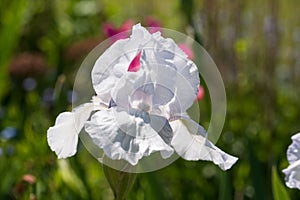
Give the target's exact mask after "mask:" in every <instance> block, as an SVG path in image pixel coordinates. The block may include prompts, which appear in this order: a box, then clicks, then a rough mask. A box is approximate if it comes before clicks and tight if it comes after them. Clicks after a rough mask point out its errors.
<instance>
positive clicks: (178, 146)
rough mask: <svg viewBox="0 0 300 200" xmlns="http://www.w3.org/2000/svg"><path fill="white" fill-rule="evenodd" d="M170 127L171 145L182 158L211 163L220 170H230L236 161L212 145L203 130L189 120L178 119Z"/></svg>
mask: <svg viewBox="0 0 300 200" xmlns="http://www.w3.org/2000/svg"><path fill="white" fill-rule="evenodd" d="M170 125H171V127H172V129H173V132H174V136H173V139H172V142H171V144H172V146H173V147H174V149H175V151H176V152H177V153H178V154H179V155H180V156H181V157H182V158H184V159H186V160H206V161H212V162H213V163H215V164H216V165H218V166H219V167H220V168H221V169H222V170H227V169H230V168H231V166H232V165H233V164H234V163H235V162H236V161H237V160H238V158H236V157H234V156H231V155H229V154H227V153H225V152H223V151H222V150H220V149H219V148H218V147H216V146H215V145H214V144H212V143H211V142H210V141H209V140H208V139H207V138H206V132H205V130H204V128H203V127H201V126H200V125H199V124H197V123H195V122H194V121H192V120H191V119H178V120H175V121H172V122H170Z"/></svg>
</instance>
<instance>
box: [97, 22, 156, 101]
mask: <svg viewBox="0 0 300 200" xmlns="http://www.w3.org/2000/svg"><path fill="white" fill-rule="evenodd" d="M150 39H151V34H150V33H149V32H148V31H147V30H146V29H145V28H144V27H142V26H141V25H140V24H137V25H135V26H133V28H132V34H131V36H130V38H128V39H121V40H118V41H116V42H115V43H114V44H113V45H112V46H111V47H109V48H108V49H107V50H106V51H105V52H104V53H103V54H102V55H101V56H100V57H99V58H98V60H97V61H96V63H95V65H94V67H93V70H92V83H93V87H94V89H95V91H96V93H97V95H98V96H99V97H100V98H102V99H103V101H106V103H109V100H110V98H109V97H107V96H108V95H109V93H110V90H111V88H112V85H109V86H106V85H107V84H109V83H112V84H113V83H115V82H116V81H117V80H118V79H119V78H120V77H122V76H123V75H124V74H125V73H126V72H127V71H128V67H129V65H130V63H131V62H132V60H133V59H134V57H135V56H136V55H137V54H138V52H139V51H140V50H141V48H142V47H143V46H144V45H145V44H146V43H147V42H148V41H149V40H150ZM106 79H109V81H106V82H104V81H105V80H106Z"/></svg>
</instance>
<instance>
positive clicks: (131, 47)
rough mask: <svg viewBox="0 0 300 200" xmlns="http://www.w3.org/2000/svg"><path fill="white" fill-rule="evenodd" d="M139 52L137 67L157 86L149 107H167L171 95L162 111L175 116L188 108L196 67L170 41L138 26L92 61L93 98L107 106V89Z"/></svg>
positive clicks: (194, 90) (194, 88) (195, 87)
mask: <svg viewBox="0 0 300 200" xmlns="http://www.w3.org/2000/svg"><path fill="white" fill-rule="evenodd" d="M139 52H142V55H141V59H140V61H141V68H144V69H145V70H148V73H150V72H151V79H148V80H151V81H153V82H152V83H153V84H154V85H155V84H157V86H156V87H154V93H153V104H154V105H166V104H170V103H171V100H172V98H173V97H174V96H175V97H176V99H175V100H174V98H173V101H172V102H173V103H172V104H171V105H170V106H167V107H166V108H164V109H165V110H169V111H168V112H171V113H178V110H184V111H185V110H186V109H187V108H189V107H190V106H191V105H192V104H193V101H194V99H195V97H196V95H197V92H198V87H199V74H198V70H197V67H196V66H195V64H194V63H193V62H192V61H191V60H189V59H188V58H187V55H186V54H185V53H184V52H183V51H182V50H181V49H180V48H179V47H178V46H177V45H176V43H175V42H174V41H173V40H172V39H170V38H167V39H165V38H163V37H162V36H161V33H160V32H156V33H154V34H152V35H151V34H150V33H149V32H148V31H147V30H146V29H145V28H144V27H142V26H141V25H140V24H137V25H135V26H133V29H132V35H131V36H130V38H128V39H124V40H118V41H116V42H115V43H114V44H113V45H112V46H111V47H110V48H109V49H107V50H106V51H105V52H104V53H103V54H102V55H101V56H100V57H99V58H98V60H97V61H96V63H95V66H94V68H93V70H92V82H93V87H94V89H95V91H96V93H97V95H98V96H99V97H100V98H101V99H102V100H103V101H104V102H106V103H107V104H108V103H109V101H110V99H111V89H112V88H114V87H115V85H116V83H117V82H118V80H119V79H120V78H122V77H123V76H124V75H125V74H127V73H130V72H127V71H128V67H129V65H130V63H131V62H132V60H133V59H134V57H135V56H136V55H137V54H138V53H139ZM131 73H132V72H131ZM134 73H136V72H134ZM179 76H180V77H179ZM158 84H159V85H158ZM118 89H120V87H119V86H118ZM187 94H188V95H187ZM179 104H181V105H180V106H179ZM179 107H180V109H179Z"/></svg>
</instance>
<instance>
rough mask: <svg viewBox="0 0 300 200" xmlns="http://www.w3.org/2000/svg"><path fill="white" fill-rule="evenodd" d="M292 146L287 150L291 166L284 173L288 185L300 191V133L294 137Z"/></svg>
mask: <svg viewBox="0 0 300 200" xmlns="http://www.w3.org/2000/svg"><path fill="white" fill-rule="evenodd" d="M292 140H293V142H292V144H291V145H290V146H289V147H288V150H287V159H288V161H289V163H290V165H289V166H288V167H287V168H286V169H284V170H283V171H282V172H283V173H284V174H285V182H286V185H287V186H288V187H290V188H298V189H300V133H298V134H296V135H294V136H292Z"/></svg>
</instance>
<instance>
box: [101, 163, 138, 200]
mask: <svg viewBox="0 0 300 200" xmlns="http://www.w3.org/2000/svg"><path fill="white" fill-rule="evenodd" d="M103 171H104V174H105V177H106V179H107V181H108V183H109V185H110V187H111V189H112V190H113V193H114V196H115V199H116V200H122V199H125V197H126V196H127V194H128V192H129V191H130V190H131V188H132V186H133V184H134V182H135V179H136V176H137V174H133V173H127V172H123V171H118V170H115V169H112V168H110V167H108V166H106V165H103Z"/></svg>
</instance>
